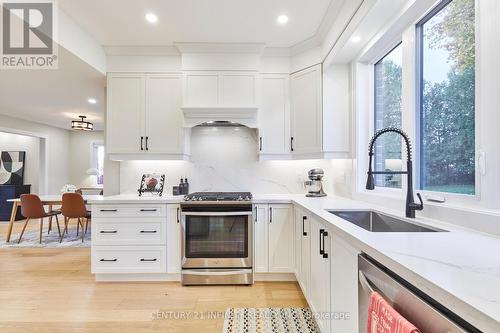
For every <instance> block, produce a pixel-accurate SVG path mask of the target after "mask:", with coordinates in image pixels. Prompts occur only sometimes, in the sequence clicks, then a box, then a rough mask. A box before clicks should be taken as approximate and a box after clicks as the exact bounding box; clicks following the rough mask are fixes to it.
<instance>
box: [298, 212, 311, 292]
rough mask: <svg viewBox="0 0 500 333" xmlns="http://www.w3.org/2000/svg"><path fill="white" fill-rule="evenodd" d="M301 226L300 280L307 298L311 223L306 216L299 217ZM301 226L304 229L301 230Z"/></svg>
mask: <svg viewBox="0 0 500 333" xmlns="http://www.w3.org/2000/svg"><path fill="white" fill-rule="evenodd" d="M300 224H301V231H303V232H302V233H301V236H302V237H301V250H302V251H301V253H300V257H301V259H300V264H301V269H300V272H301V274H300V280H301V281H302V282H301V284H302V291H303V293H304V295H305V296H306V298H307V297H309V294H310V291H309V290H310V288H311V287H310V284H311V282H310V281H311V221H310V219H309V217H308V216H307V215H306V214H302V215H301V216H300ZM302 225H303V226H304V228H303V229H302Z"/></svg>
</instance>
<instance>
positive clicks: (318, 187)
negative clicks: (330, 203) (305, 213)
mask: <svg viewBox="0 0 500 333" xmlns="http://www.w3.org/2000/svg"><path fill="white" fill-rule="evenodd" d="M307 174H308V175H309V179H310V180H306V181H305V182H304V186H305V187H306V189H307V194H306V197H324V196H326V193H325V192H323V181H322V179H323V176H324V174H325V172H324V171H323V169H311V170H309V172H308V173H307Z"/></svg>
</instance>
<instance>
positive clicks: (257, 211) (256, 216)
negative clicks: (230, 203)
mask: <svg viewBox="0 0 500 333" xmlns="http://www.w3.org/2000/svg"><path fill="white" fill-rule="evenodd" d="M258 213H259V210H258V209H257V206H255V222H256V223H257V220H258Z"/></svg>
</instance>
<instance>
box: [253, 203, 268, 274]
mask: <svg viewBox="0 0 500 333" xmlns="http://www.w3.org/2000/svg"><path fill="white" fill-rule="evenodd" d="M268 206H269V205H266V204H263V205H254V216H253V220H254V240H255V242H254V271H255V273H267V272H269V255H268V253H269V251H268V244H269V234H268V221H269V218H268V216H269V213H268V212H269V207H268Z"/></svg>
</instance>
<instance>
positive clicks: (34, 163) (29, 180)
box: [0, 132, 40, 193]
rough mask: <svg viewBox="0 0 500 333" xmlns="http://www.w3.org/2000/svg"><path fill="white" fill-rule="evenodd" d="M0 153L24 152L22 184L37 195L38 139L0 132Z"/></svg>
mask: <svg viewBox="0 0 500 333" xmlns="http://www.w3.org/2000/svg"><path fill="white" fill-rule="evenodd" d="M0 151H25V152H26V157H25V161H24V184H26V185H28V184H31V191H32V192H33V193H38V180H39V173H38V170H39V166H40V155H39V154H40V139H39V138H37V137H32V136H26V135H19V134H11V133H6V132H0Z"/></svg>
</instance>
